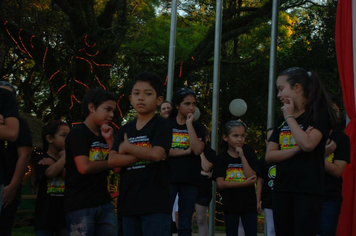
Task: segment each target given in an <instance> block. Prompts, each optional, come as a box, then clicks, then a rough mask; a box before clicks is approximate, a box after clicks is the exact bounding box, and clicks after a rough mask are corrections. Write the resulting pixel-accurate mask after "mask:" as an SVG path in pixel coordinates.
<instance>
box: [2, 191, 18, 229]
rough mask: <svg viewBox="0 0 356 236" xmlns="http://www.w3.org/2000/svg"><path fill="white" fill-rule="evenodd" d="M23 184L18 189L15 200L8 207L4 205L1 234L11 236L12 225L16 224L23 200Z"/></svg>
mask: <svg viewBox="0 0 356 236" xmlns="http://www.w3.org/2000/svg"><path fill="white" fill-rule="evenodd" d="M21 195H22V185H20V186H19V187H18V189H17V191H16V195H15V197H14V200H13V201H12V203H11V204H10V205H8V206H7V207H6V208H4V206H3V207H2V209H1V213H0V235H1V236H11V231H12V225H13V224H14V220H15V216H16V212H17V208H18V207H19V205H20V202H21Z"/></svg>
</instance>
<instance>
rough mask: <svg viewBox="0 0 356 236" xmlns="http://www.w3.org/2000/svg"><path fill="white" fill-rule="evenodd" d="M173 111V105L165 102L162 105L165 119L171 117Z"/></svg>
mask: <svg viewBox="0 0 356 236" xmlns="http://www.w3.org/2000/svg"><path fill="white" fill-rule="evenodd" d="M171 110H172V107H171V104H169V103H168V102H165V103H163V104H162V105H161V114H162V116H163V117H164V118H166V119H167V118H168V117H169V113H170V111H171Z"/></svg>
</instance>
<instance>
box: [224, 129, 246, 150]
mask: <svg viewBox="0 0 356 236" xmlns="http://www.w3.org/2000/svg"><path fill="white" fill-rule="evenodd" d="M223 139H224V141H225V142H227V144H228V146H229V148H233V149H235V148H236V147H242V146H243V145H244V143H245V139H246V132H245V127H243V126H234V127H232V128H231V131H230V133H229V135H228V136H226V135H223Z"/></svg>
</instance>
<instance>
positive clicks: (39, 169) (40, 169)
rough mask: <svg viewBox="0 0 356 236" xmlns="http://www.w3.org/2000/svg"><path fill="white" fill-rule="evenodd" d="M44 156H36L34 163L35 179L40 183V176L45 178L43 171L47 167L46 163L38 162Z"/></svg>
mask: <svg viewBox="0 0 356 236" xmlns="http://www.w3.org/2000/svg"><path fill="white" fill-rule="evenodd" d="M43 158H45V156H37V157H36V163H35V171H36V181H37V182H38V183H40V182H41V181H42V178H45V172H46V170H47V168H48V167H49V166H48V165H40V164H38V162H39V161H40V160H42V159H43Z"/></svg>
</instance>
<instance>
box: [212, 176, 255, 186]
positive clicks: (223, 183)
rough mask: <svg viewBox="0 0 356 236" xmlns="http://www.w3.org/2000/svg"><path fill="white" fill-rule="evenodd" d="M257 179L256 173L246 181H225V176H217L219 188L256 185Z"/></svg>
mask: <svg viewBox="0 0 356 236" xmlns="http://www.w3.org/2000/svg"><path fill="white" fill-rule="evenodd" d="M256 180H257V177H256V175H253V176H251V177H250V178H247V179H246V181H245V182H233V181H225V180H224V178H223V177H217V178H216V185H217V187H218V189H229V188H243V187H248V186H252V185H254V184H255V183H256Z"/></svg>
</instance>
